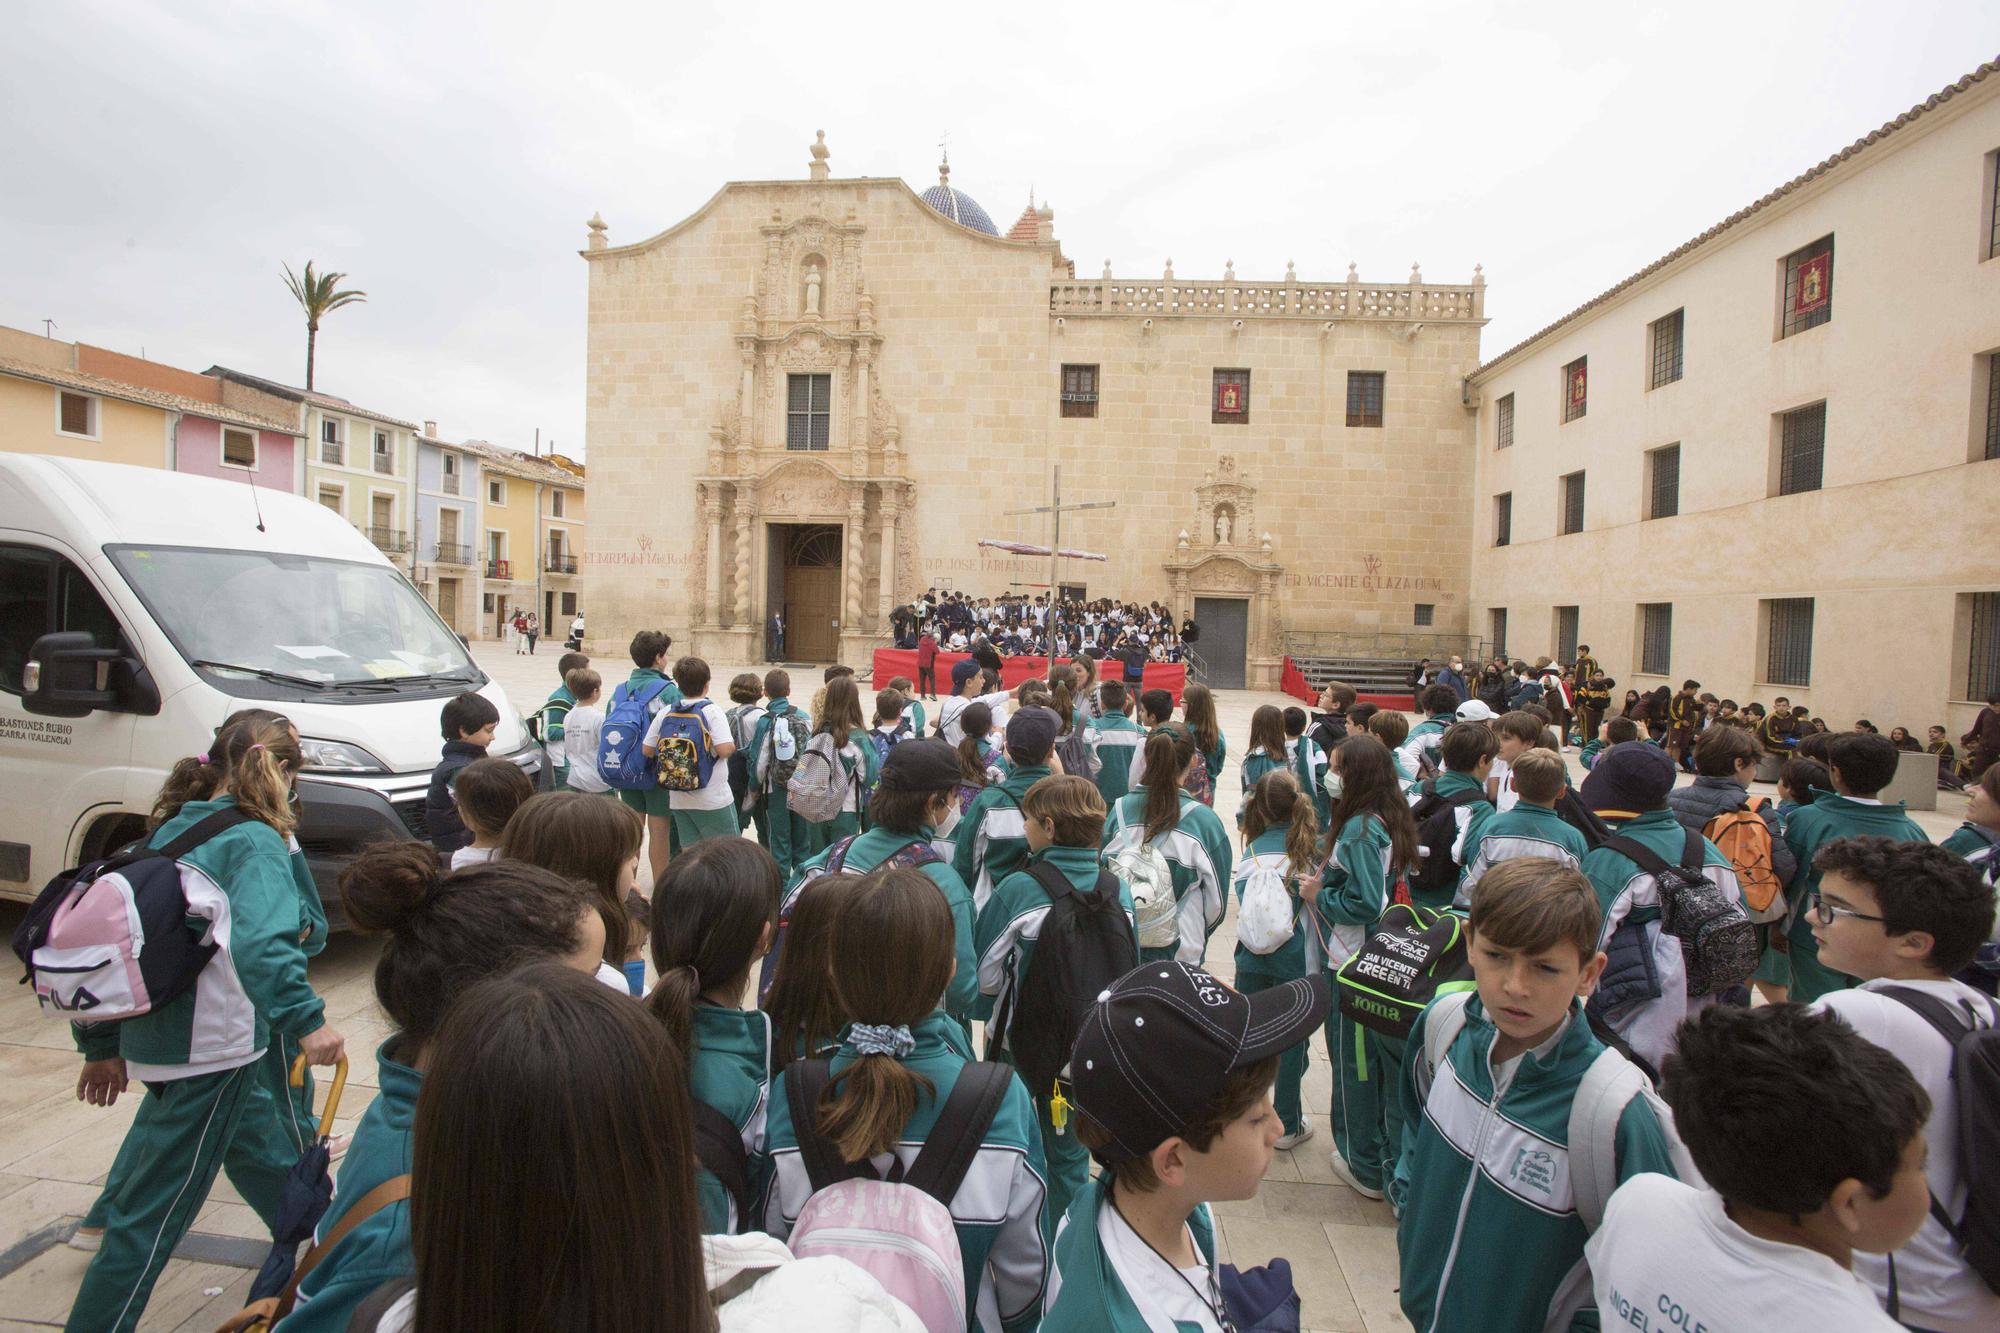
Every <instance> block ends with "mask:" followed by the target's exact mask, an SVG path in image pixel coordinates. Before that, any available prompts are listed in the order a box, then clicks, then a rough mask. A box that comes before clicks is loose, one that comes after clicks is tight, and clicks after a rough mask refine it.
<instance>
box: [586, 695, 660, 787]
mask: <svg viewBox="0 0 2000 1333" xmlns="http://www.w3.org/2000/svg"><path fill="white" fill-rule="evenodd" d="M671 683H672V682H671V681H665V680H660V681H655V682H654V683H653V684H652V685H651V686H650V687H648V688H647V690H646V691H645V693H643V694H634V693H632V682H631V681H629V680H628V681H626V682H625V683H624V684H622V685H620V686H619V687H618V688H617V689H615V690H613V691H611V707H609V708H607V709H605V710H604V728H603V730H602V731H600V732H598V734H597V776H599V777H600V778H603V779H604V780H605V781H606V782H607V783H609V784H610V785H611V786H613V787H616V788H617V789H618V790H620V791H644V790H645V789H646V788H648V787H650V786H652V785H653V769H652V765H651V764H648V763H647V762H646V755H645V750H644V745H645V741H646V727H647V725H648V724H650V723H651V722H652V720H653V700H655V699H657V698H659V697H660V696H661V695H662V694H664V693H665V692H666V689H667V686H668V685H670V684H671Z"/></svg>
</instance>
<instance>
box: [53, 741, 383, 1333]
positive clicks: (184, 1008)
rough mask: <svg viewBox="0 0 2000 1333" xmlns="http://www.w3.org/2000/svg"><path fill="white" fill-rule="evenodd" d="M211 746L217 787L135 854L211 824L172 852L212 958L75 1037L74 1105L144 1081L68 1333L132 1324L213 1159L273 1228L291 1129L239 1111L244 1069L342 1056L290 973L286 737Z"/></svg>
mask: <svg viewBox="0 0 2000 1333" xmlns="http://www.w3.org/2000/svg"><path fill="white" fill-rule="evenodd" d="M215 743H216V744H217V745H219V746H222V747H223V749H224V751H225V757H226V764H225V765H224V766H225V767H226V769H227V772H228V776H227V778H226V779H225V780H224V785H223V788H222V791H221V793H220V794H219V795H218V796H217V798H216V799H214V800H203V801H189V802H187V803H186V804H184V805H181V806H180V807H179V808H178V809H176V810H163V811H161V812H160V813H161V814H163V815H164V816H166V818H165V822H164V823H162V824H161V825H160V827H159V828H158V829H157V830H156V831H155V832H154V833H153V836H152V837H151V838H150V839H149V840H148V845H149V846H153V847H164V846H166V845H167V844H169V843H171V842H173V841H174V840H175V839H176V838H178V837H180V835H182V834H183V833H187V832H189V831H190V830H192V829H194V828H195V827H196V826H197V825H199V824H202V823H203V821H205V820H209V819H210V818H211V817H219V818H217V820H216V822H215V823H213V824H209V825H208V826H207V827H208V828H209V829H211V830H214V831H213V832H212V833H211V834H210V836H208V837H207V838H206V840H205V841H203V842H201V843H200V844H199V845H197V846H195V847H194V848H192V849H191V850H190V851H189V852H188V853H187V854H186V855H184V856H182V857H181V858H180V865H181V880H182V883H183V885H184V887H185V888H186V891H187V894H188V905H189V909H190V912H191V914H192V915H193V916H194V917H197V918H199V919H201V920H202V921H205V922H208V923H211V924H210V925H209V926H208V927H207V929H208V930H209V931H210V932H212V933H213V934H214V936H215V940H214V942H215V943H216V944H217V945H218V946H220V947H219V951H218V953H217V955H216V957H215V958H213V959H211V960H210V961H209V964H208V966H207V967H206V968H205V969H204V970H203V972H202V975H201V978H200V979H199V980H198V981H197V983H196V984H195V986H193V987H191V988H190V989H188V990H186V991H184V992H182V993H181V994H180V995H179V996H177V997H175V998H174V999H172V1000H171V1001H169V1002H168V1003H166V1004H164V1005H162V1006H160V1007H159V1008H156V1009H154V1010H153V1011H152V1012H150V1013H146V1014H142V1015H139V1016H138V1017H135V1018H129V1019H126V1020H124V1021H122V1022H118V1023H94V1024H79V1025H77V1028H76V1032H77V1042H78V1046H79V1047H80V1048H81V1049H82V1051H83V1054H84V1058H85V1061H86V1064H85V1067H84V1073H83V1077H82V1080H81V1082H80V1084H79V1095H81V1096H82V1097H83V1099H84V1100H86V1101H91V1102H95V1103H97V1104H99V1105H110V1104H111V1102H112V1101H114V1100H115V1099H116V1097H117V1094H118V1093H119V1092H121V1091H123V1090H124V1089H125V1087H126V1085H127V1080H128V1079H129V1080H134V1081H138V1082H141V1083H143V1084H145V1085H146V1091H145V1093H144V1095H143V1097H142V1099H141V1101H140V1104H139V1111H138V1114H137V1115H136V1116H135V1117H133V1120H132V1125H131V1128H130V1129H129V1130H128V1131H127V1133H126V1139H125V1143H124V1145H123V1146H122V1147H121V1149H120V1150H119V1153H118V1158H117V1161H116V1162H115V1163H114V1164H113V1167H112V1171H111V1175H110V1178H109V1179H108V1180H107V1181H106V1182H105V1187H104V1190H103V1198H102V1201H101V1209H100V1210H99V1215H100V1216H101V1217H102V1218H103V1221H104V1227H105V1231H104V1238H103V1241H102V1243H101V1245H100V1247H99V1249H98V1252H97V1254H96V1255H95V1256H94V1257H93V1258H92V1260H91V1263H90V1267H89V1269H88V1270H87V1271H86V1272H85V1274H84V1278H83V1284H82V1287H81V1288H80V1289H79V1290H78V1292H77V1296H76V1303H75V1304H74V1306H72V1308H71V1310H70V1316H69V1322H68V1324H67V1327H68V1328H70V1329H73V1330H78V1331H79V1333H84V1331H86V1330H87V1331H88V1333H102V1331H103V1330H113V1329H115V1330H125V1329H130V1328H133V1327H135V1326H137V1324H138V1322H139V1318H140V1316H141V1315H142V1314H143V1313H144V1311H145V1308H146V1300H147V1297H148V1296H149V1295H150V1294H151V1292H152V1289H153V1284H154V1283H155V1282H156V1281H158V1279H159V1275H160V1271H161V1269H162V1268H164V1267H165V1265H166V1262H167V1259H168V1257H169V1256H170V1255H171V1254H172V1252H173V1249H174V1246H175V1245H177V1244H179V1243H180V1239H181V1237H182V1236H184V1235H186V1234H187V1231H188V1229H189V1228H190V1227H192V1226H193V1224H194V1219H195V1216H196V1214H197V1213H199V1212H200V1211H201V1208H202V1205H203V1204H204V1203H205V1202H206V1201H207V1198H208V1191H209V1187H210V1186H211V1185H212V1184H213V1183H214V1180H215V1176H216V1173H217V1172H218V1171H220V1170H222V1169H224V1167H225V1165H226V1166H227V1169H228V1171H229V1177H230V1182H231V1183H232V1184H233V1185H235V1187H236V1189H237V1191H238V1192H239V1193H240V1194H242V1196H243V1198H244V1200H245V1201H246V1202H248V1203H249V1204H250V1206H251V1207H253V1208H255V1209H256V1210H257V1213H258V1215H259V1216H260V1217H261V1218H263V1219H264V1221H265V1223H266V1224H267V1225H274V1224H275V1223H276V1222H277V1219H278V1210H279V1207H280V1203H281V1201H282V1198H283V1194H284V1186H285V1180H286V1177H287V1176H288V1175H289V1174H290V1172H291V1168H292V1166H293V1164H294V1163H295V1162H296V1161H297V1160H298V1147H297V1143H296V1140H295V1135H296V1130H297V1126H296V1122H295V1121H290V1117H287V1116H282V1115H279V1114H276V1113H274V1110H267V1111H264V1112H263V1113H260V1114H251V1113H250V1111H251V1108H252V1106H253V1104H255V1102H256V1098H257V1094H258V1088H259V1073H258V1064H259V1062H260V1061H261V1060H263V1059H264V1057H265V1056H266V1054H267V1053H268V1052H269V1050H270V1049H271V1048H272V1047H273V1046H274V1045H276V1044H278V1042H279V1040H280V1039H282V1038H284V1037H290V1038H292V1039H293V1040H295V1041H297V1042H298V1049H300V1050H301V1051H302V1052H303V1053H304V1055H305V1056H306V1059H307V1061H308V1063H311V1064H332V1063H334V1062H335V1061H336V1060H337V1059H338V1058H339V1057H340V1055H341V1052H342V1049H343V1042H342V1038H341V1036H340V1034H339V1033H338V1032H336V1031H334V1030H333V1029H331V1028H330V1027H328V1026H327V1025H326V1017H325V1006H324V1004H322V1003H321V1001H320V999H319V997H318V996H317V995H315V994H314V993H313V991H312V987H311V986H310V985H309V984H308V982H307V980H306V954H305V950H304V949H303V948H302V947H301V945H300V935H301V930H302V921H301V910H300V886H299V884H298V881H297V880H296V879H294V877H293V870H292V865H291V861H290V854H289V851H288V847H287V841H286V839H287V835H289V834H290V833H291V831H292V822H293V816H292V814H291V807H290V796H291V787H292V779H293V777H294V776H295V775H296V774H297V772H298V770H299V768H300V767H301V766H302V765H303V763H304V759H303V756H302V755H301V753H300V750H299V742H298V739H297V737H296V734H295V733H294V732H293V731H292V729H291V727H290V726H289V725H288V724H285V723H282V722H278V721H260V722H255V723H249V724H245V725H242V726H239V727H236V728H234V729H232V730H230V731H229V733H228V734H227V735H224V736H218V737H217V738H216V742H215ZM239 817H240V818H239ZM231 820H235V821H236V822H227V821H231ZM267 1077H268V1076H267ZM288 1122H289V1123H288Z"/></svg>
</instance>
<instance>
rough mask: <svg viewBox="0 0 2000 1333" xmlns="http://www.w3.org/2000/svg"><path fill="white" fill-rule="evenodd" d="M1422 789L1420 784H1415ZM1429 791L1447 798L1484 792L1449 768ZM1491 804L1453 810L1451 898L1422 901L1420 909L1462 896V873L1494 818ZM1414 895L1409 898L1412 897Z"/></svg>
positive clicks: (1447, 903) (1474, 857) (1441, 905)
mask: <svg viewBox="0 0 2000 1333" xmlns="http://www.w3.org/2000/svg"><path fill="white" fill-rule="evenodd" d="M1417 785H1418V788H1419V789H1421V787H1422V784H1421V783H1419V784H1417ZM1432 790H1434V791H1436V792H1437V794H1438V795H1440V796H1450V795H1452V794H1453V793H1454V792H1461V791H1479V792H1483V791H1485V790H1486V789H1485V787H1483V786H1482V785H1481V784H1479V783H1477V782H1475V781H1473V780H1472V779H1471V778H1470V777H1469V776H1467V775H1466V774H1464V773H1454V772H1452V771H1450V770H1449V769H1447V770H1445V771H1444V772H1442V773H1440V774H1438V775H1437V777H1436V778H1434V779H1432ZM1493 814H1494V811H1493V804H1492V802H1490V801H1486V800H1479V801H1474V802H1472V803H1471V804H1469V805H1461V806H1459V807H1458V808H1457V809H1455V810H1453V811H1452V817H1453V820H1454V821H1455V823H1456V824H1457V827H1458V838H1457V840H1456V841H1455V842H1453V844H1452V848H1451V859H1452V860H1454V861H1456V862H1458V882H1457V884H1456V885H1454V886H1453V889H1452V896H1451V897H1449V898H1445V899H1443V900H1441V901H1438V902H1423V901H1421V900H1419V906H1423V907H1437V908H1445V907H1449V906H1451V905H1452V903H1454V902H1456V901H1457V900H1458V899H1459V898H1460V897H1462V896H1463V895H1464V892H1465V889H1464V885H1465V873H1466V871H1467V869H1468V868H1470V867H1471V865H1472V863H1473V862H1474V861H1476V860H1478V859H1479V844H1480V842H1481V840H1482V839H1484V838H1485V836H1486V826H1487V825H1488V824H1489V823H1490V822H1491V821H1492V819H1493ZM1414 896H1415V895H1414V893H1413V894H1412V897H1414Z"/></svg>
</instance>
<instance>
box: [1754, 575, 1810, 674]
mask: <svg viewBox="0 0 2000 1333" xmlns="http://www.w3.org/2000/svg"><path fill="white" fill-rule="evenodd" d="M1812 637H1813V599H1812V598H1810V597H1777V598H1773V599H1771V600H1770V601H1767V602H1765V603H1764V642H1765V644H1766V648H1765V651H1764V683H1765V684H1767V685H1800V686H1804V685H1810V684H1812Z"/></svg>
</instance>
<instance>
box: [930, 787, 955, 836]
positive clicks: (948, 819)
mask: <svg viewBox="0 0 2000 1333" xmlns="http://www.w3.org/2000/svg"><path fill="white" fill-rule="evenodd" d="M957 827H958V800H957V798H956V797H954V798H952V799H949V800H947V801H946V802H945V812H944V818H943V819H940V820H939V821H938V822H937V823H935V824H933V825H931V834H932V836H933V837H938V838H949V837H950V836H951V831H952V830H953V829H955V828H957Z"/></svg>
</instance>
